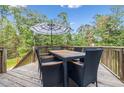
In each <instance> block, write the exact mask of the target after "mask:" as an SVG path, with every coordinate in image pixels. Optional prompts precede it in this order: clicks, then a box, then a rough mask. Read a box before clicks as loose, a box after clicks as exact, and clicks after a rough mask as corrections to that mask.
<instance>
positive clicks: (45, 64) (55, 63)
mask: <svg viewBox="0 0 124 93" xmlns="http://www.w3.org/2000/svg"><path fill="white" fill-rule="evenodd" d="M62 63H63V62H62V61H51V62H46V63H42V66H52V65H58V64H62Z"/></svg>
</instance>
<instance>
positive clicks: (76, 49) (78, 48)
mask: <svg viewBox="0 0 124 93" xmlns="http://www.w3.org/2000/svg"><path fill="white" fill-rule="evenodd" d="M82 50H83V48H82V47H74V51H77V52H82ZM74 61H81V62H83V61H84V59H83V58H80V59H74Z"/></svg>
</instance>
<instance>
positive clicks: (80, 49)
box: [74, 47, 82, 52]
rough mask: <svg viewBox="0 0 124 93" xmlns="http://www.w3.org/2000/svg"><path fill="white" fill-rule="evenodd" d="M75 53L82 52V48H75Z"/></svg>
mask: <svg viewBox="0 0 124 93" xmlns="http://www.w3.org/2000/svg"><path fill="white" fill-rule="evenodd" d="M74 51H77V52H82V47H74Z"/></svg>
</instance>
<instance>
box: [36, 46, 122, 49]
mask: <svg viewBox="0 0 124 93" xmlns="http://www.w3.org/2000/svg"><path fill="white" fill-rule="evenodd" d="M35 47H39V48H49V47H72V48H73V47H100V48H117V49H123V48H124V46H35Z"/></svg>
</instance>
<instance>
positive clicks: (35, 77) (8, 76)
mask: <svg viewBox="0 0 124 93" xmlns="http://www.w3.org/2000/svg"><path fill="white" fill-rule="evenodd" d="M37 68H38V66H37V63H31V64H28V65H25V66H22V67H19V68H16V69H13V70H10V71H8V72H7V73H4V74H0V87H4V86H5V87H8V86H9V87H12V86H13V87H22V86H24V87H42V84H41V81H40V78H39V72H38V69H37ZM69 81H70V84H69V85H70V87H76V86H77V85H76V84H75V83H74V82H73V81H72V80H69ZM98 86H99V87H123V86H124V83H122V82H121V81H120V80H119V79H117V78H116V77H115V76H114V75H113V74H112V73H111V72H109V71H108V70H107V69H105V68H104V67H103V66H102V65H100V66H99V69H98ZM88 87H95V84H90V85H89V86H88Z"/></svg>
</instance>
